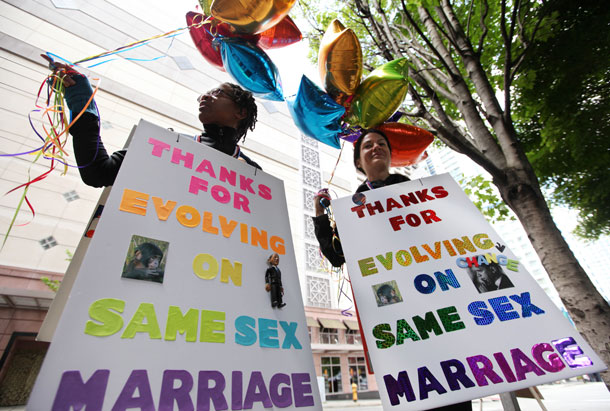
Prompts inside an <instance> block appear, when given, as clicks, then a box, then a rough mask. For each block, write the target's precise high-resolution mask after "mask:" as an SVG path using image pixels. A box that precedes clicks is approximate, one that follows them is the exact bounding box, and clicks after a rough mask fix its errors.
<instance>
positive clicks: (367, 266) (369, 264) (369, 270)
mask: <svg viewBox="0 0 610 411" xmlns="http://www.w3.org/2000/svg"><path fill="white" fill-rule="evenodd" d="M358 265H359V266H360V273H361V274H362V276H363V277H366V276H367V275H371V274H376V273H378V272H379V271H377V267H375V261H374V260H373V257H369V258H364V259H362V260H358Z"/></svg>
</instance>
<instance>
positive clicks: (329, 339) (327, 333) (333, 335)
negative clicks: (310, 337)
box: [320, 328, 339, 344]
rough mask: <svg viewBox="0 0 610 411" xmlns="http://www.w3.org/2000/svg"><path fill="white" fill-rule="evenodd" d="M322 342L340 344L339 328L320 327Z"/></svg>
mask: <svg viewBox="0 0 610 411" xmlns="http://www.w3.org/2000/svg"><path fill="white" fill-rule="evenodd" d="M320 343H321V344H339V330H338V329H336V328H320Z"/></svg>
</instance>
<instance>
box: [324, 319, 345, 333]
mask: <svg viewBox="0 0 610 411" xmlns="http://www.w3.org/2000/svg"><path fill="white" fill-rule="evenodd" d="M318 321H320V324H322V327H324V328H337V329H339V330H345V329H346V328H347V327H346V326H345V325H344V324H343V322H341V321H340V320H334V319H332V318H318Z"/></svg>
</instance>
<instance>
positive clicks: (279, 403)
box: [269, 374, 313, 408]
mask: <svg viewBox="0 0 610 411" xmlns="http://www.w3.org/2000/svg"><path fill="white" fill-rule="evenodd" d="M306 375H307V374H306ZM280 384H286V385H287V387H281V390H280V389H279V388H280ZM280 391H281V392H280ZM269 394H270V395H271V401H273V405H275V406H276V407H278V408H286V407H289V406H290V405H292V392H290V376H289V375H288V374H274V375H273V377H271V381H270V382H269ZM312 405H313V404H312Z"/></svg>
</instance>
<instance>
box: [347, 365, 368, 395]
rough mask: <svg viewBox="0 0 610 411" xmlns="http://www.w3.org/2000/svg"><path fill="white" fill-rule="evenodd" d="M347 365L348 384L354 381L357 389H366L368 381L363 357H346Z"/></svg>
mask: <svg viewBox="0 0 610 411" xmlns="http://www.w3.org/2000/svg"><path fill="white" fill-rule="evenodd" d="M347 364H348V365H349V379H350V384H353V383H356V384H357V385H358V391H362V390H368V389H369V383H368V380H367V378H366V362H365V360H364V357H347Z"/></svg>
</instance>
